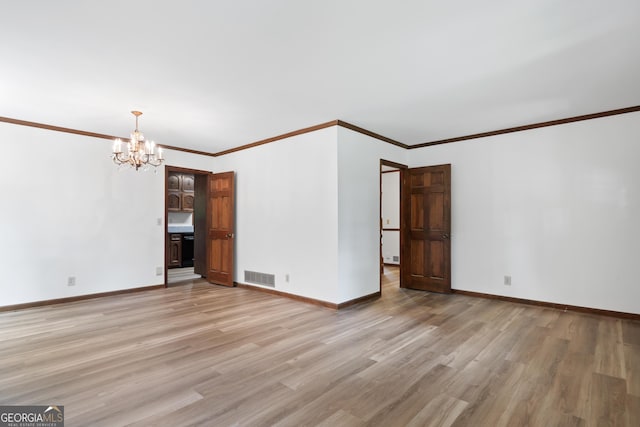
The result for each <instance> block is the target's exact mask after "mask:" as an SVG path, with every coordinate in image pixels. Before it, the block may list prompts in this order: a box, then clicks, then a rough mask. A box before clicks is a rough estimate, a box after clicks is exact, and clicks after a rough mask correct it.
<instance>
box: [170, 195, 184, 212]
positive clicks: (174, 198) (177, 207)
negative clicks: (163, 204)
mask: <svg viewBox="0 0 640 427" xmlns="http://www.w3.org/2000/svg"><path fill="white" fill-rule="evenodd" d="M167 210H169V211H170V212H179V211H181V210H182V193H180V192H179V191H169V195H168V200H167Z"/></svg>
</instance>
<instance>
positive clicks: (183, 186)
mask: <svg viewBox="0 0 640 427" xmlns="http://www.w3.org/2000/svg"><path fill="white" fill-rule="evenodd" d="M167 190H168V201H167V209H168V210H169V211H170V212H193V203H194V199H195V177H194V176H193V174H183V173H178V172H171V173H169V178H168V181H167Z"/></svg>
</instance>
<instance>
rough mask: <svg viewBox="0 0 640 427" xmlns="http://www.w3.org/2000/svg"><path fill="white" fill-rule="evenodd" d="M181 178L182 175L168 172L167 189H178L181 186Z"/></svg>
mask: <svg viewBox="0 0 640 427" xmlns="http://www.w3.org/2000/svg"><path fill="white" fill-rule="evenodd" d="M181 180H182V175H180V174H177V173H170V174H169V180H168V181H167V190H169V191H180V190H181V188H182V185H181Z"/></svg>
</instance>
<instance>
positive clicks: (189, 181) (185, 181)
mask: <svg viewBox="0 0 640 427" xmlns="http://www.w3.org/2000/svg"><path fill="white" fill-rule="evenodd" d="M195 189H196V185H195V177H194V176H193V175H191V174H182V191H184V192H190V193H193V192H194V191H195Z"/></svg>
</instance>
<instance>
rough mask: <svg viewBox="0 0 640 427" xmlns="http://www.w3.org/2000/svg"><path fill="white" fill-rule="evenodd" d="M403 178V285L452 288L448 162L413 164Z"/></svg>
mask: <svg viewBox="0 0 640 427" xmlns="http://www.w3.org/2000/svg"><path fill="white" fill-rule="evenodd" d="M407 175H408V177H407V178H406V179H405V180H404V183H403V186H404V194H405V200H403V202H402V203H403V204H404V205H405V206H406V205H409V206H406V207H407V208H406V209H404V215H405V216H404V217H403V218H402V221H403V222H404V223H405V224H406V225H405V226H404V227H403V233H404V239H403V252H404V253H406V254H409V261H410V264H409V265H408V266H407V265H405V266H404V267H401V270H402V271H401V283H400V286H401V287H404V288H412V289H422V290H426V291H433V292H445V293H448V292H451V241H450V238H449V235H450V233H451V165H440V166H429V167H423V168H414V169H409V170H408V171H407Z"/></svg>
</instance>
